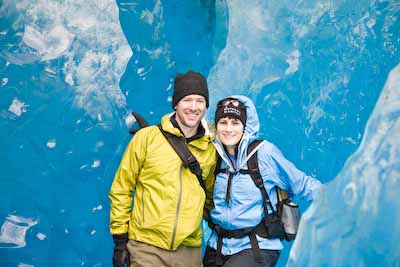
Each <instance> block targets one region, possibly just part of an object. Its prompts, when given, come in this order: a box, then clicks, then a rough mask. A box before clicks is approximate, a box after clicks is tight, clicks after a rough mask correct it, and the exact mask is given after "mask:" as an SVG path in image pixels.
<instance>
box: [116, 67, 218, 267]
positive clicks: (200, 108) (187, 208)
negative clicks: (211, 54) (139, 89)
mask: <svg viewBox="0 0 400 267" xmlns="http://www.w3.org/2000/svg"><path fill="white" fill-rule="evenodd" d="M208 106H209V97H208V88H207V82H206V80H205V78H204V77H203V76H202V75H201V74H200V73H196V72H193V71H189V72H187V73H185V74H180V75H177V76H176V78H175V83H174V94H173V97H172V107H173V108H174V110H175V112H173V113H171V114H167V115H165V116H163V118H162V119H161V127H162V129H163V130H164V131H165V132H167V133H170V134H173V135H175V136H178V137H181V138H185V139H186V144H187V147H188V148H189V150H190V152H192V154H193V155H194V156H195V157H196V159H197V161H198V162H199V163H200V168H201V169H202V178H203V182H204V187H205V191H206V194H205V193H204V190H203V188H202V187H201V186H200V183H199V180H198V179H197V177H196V175H194V174H193V173H192V172H191V171H190V170H189V169H188V168H184V167H183V165H182V161H181V159H180V157H179V156H178V154H177V153H176V151H175V150H174V148H173V147H172V146H171V145H170V144H169V143H168V140H167V139H166V137H165V136H164V135H163V133H162V132H161V131H160V129H159V128H158V126H150V127H146V128H143V129H141V130H139V131H138V132H137V133H136V134H135V136H134V137H133V138H132V140H131V141H130V143H129V145H128V147H127V148H126V151H125V153H124V155H123V157H122V160H121V163H120V166H119V168H118V170H117V172H116V174H115V177H114V181H113V183H112V186H111V190H110V193H109V197H110V200H111V203H110V204H111V205H110V206H111V211H110V232H111V234H112V235H113V239H114V243H115V247H114V255H113V264H114V266H125V264H128V265H129V260H130V264H131V265H130V266H135V267H136V266H143V267H154V266H157V267H158V266H174V267H179V266H182V267H183V266H184V267H191V266H193V267H194V266H202V259H201V238H202V230H201V226H200V223H201V220H202V215H203V207H204V203H205V200H206V198H207V203H206V204H207V205H211V203H212V186H213V183H214V170H215V165H216V152H215V149H214V147H213V145H212V137H211V134H210V131H209V129H208V126H207V123H206V122H205V120H204V119H203V117H204V113H205V111H206V109H207V108H208ZM133 191H134V192H135V193H134V199H133V201H132V198H133V197H132V192H133ZM132 205H133V207H132ZM129 254H130V255H129Z"/></svg>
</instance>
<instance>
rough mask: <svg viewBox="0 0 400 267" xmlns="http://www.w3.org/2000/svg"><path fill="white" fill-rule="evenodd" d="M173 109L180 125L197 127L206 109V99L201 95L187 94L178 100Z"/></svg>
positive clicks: (190, 127) (191, 127)
mask: <svg viewBox="0 0 400 267" xmlns="http://www.w3.org/2000/svg"><path fill="white" fill-rule="evenodd" d="M175 111H176V121H177V122H178V124H180V126H181V127H182V126H183V127H186V128H189V129H197V127H198V126H199V124H200V121H201V119H202V118H203V116H204V113H205V111H206V99H205V97H204V96H201V95H187V96H185V97H184V98H182V99H181V100H180V101H179V102H178V104H177V105H176V106H175Z"/></svg>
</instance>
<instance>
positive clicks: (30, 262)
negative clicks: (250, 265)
mask: <svg viewBox="0 0 400 267" xmlns="http://www.w3.org/2000/svg"><path fill="white" fill-rule="evenodd" d="M399 17H400V3H399V2H398V1H396V0H392V1H383V0H382V1H372V0H370V1H366V0H362V1H317V0H312V1H282V0H280V1H275V0H272V1H266V0H255V1H252V3H251V5H250V4H249V2H248V1H243V0H242V1H238V0H230V1H222V0H215V1H212V0H194V1H183V0H182V1H178V0H168V1H161V0H158V1H155V0H154V1H128V0H122V1H116V2H115V1H111V0H100V1H74V0H73V1H49V0H40V1H32V0H19V1H11V0H3V1H1V2H0V40H1V42H0V137H1V138H0V167H1V170H2V172H1V174H0V198H1V201H0V203H1V204H0V266H110V265H111V264H110V263H111V253H112V240H111V238H110V236H109V234H108V220H109V218H108V209H109V205H108V199H107V193H108V190H109V187H110V184H111V181H112V178H113V174H114V171H115V170H116V168H117V165H118V163H119V159H120V157H121V155H122V153H123V151H124V148H125V145H126V144H127V142H128V140H129V138H130V136H129V135H128V134H127V129H128V128H129V126H130V124H131V121H130V117H129V116H128V115H129V111H130V110H135V111H138V112H140V113H141V114H143V115H144V116H145V117H146V118H147V119H148V120H149V121H150V122H151V123H156V122H157V121H158V120H159V118H160V116H161V115H162V114H163V113H165V112H168V111H169V110H170V109H171V95H172V82H173V77H174V76H175V74H176V73H177V72H183V71H186V70H187V69H189V68H192V69H195V70H198V71H201V72H203V73H204V74H205V75H206V76H207V77H208V82H209V88H210V94H211V102H212V103H215V102H216V101H217V99H219V98H221V97H224V96H225V95H228V94H233V93H235V94H236V93H241V94H246V95H248V96H250V97H251V98H252V99H253V100H254V101H255V103H256V106H257V108H258V110H259V115H260V116H259V117H260V120H261V126H262V127H261V129H262V137H263V138H266V139H269V140H270V141H272V142H274V143H275V144H276V145H277V146H278V147H279V148H280V149H281V150H282V151H283V152H284V154H285V155H286V157H287V158H289V159H290V160H292V161H293V162H294V163H295V164H296V165H297V166H298V167H299V168H301V169H303V170H305V171H306V172H307V173H309V174H312V175H314V176H316V177H317V178H318V179H320V180H321V181H322V182H324V183H327V186H326V189H325V190H324V191H323V192H322V193H321V197H320V199H318V200H317V201H316V202H315V203H313V204H312V206H311V207H310V208H309V209H308V210H307V213H306V214H305V215H304V220H303V221H302V225H301V233H300V235H299V238H298V239H297V240H296V242H295V244H294V246H293V250H292V251H291V255H290V259H289V264H288V265H290V266H369V264H370V263H371V264H372V263H373V264H372V265H373V266H399V265H400V256H399V254H398V250H397V246H396V240H398V239H399V228H398V227H397V226H396V223H395V222H396V221H398V220H397V219H398V216H399V214H400V213H399V212H400V211H399V206H398V204H397V203H399V202H398V201H396V192H397V191H398V190H399V189H400V186H399V182H398V180H399V179H398V178H399V169H398V166H400V165H399V158H400V157H399V141H397V140H398V139H399V138H398V135H399V119H398V118H399V101H398V99H399V96H398V91H399V90H398V88H399V86H400V84H399V82H398V79H399V76H400V75H399V70H398V67H397V68H395V66H396V65H397V64H398V63H399V61H400V57H399V46H400V44H399V38H400V33H399V31H400V21H399ZM391 70H393V71H392V73H391V76H390V78H388V75H389V72H390V71H391ZM385 83H386V85H385ZM383 88H385V89H383ZM378 99H379V101H378ZM214 107H215V105H211V107H210V109H209V110H210V112H209V113H208V115H207V116H208V118H209V119H210V120H211V119H212V113H213V111H214ZM367 121H368V124H367ZM335 177H336V178H335ZM300 203H301V204H302V207H303V209H305V208H306V207H307V205H308V203H302V202H300ZM385 230H390V231H389V232H387V231H385ZM338 233H340V234H338ZM289 249H290V244H286V248H285V250H284V253H283V255H282V257H281V259H280V261H279V264H278V265H279V266H284V265H285V263H286V260H287V258H288V253H289ZM305 252H306V253H305ZM343 252H346V253H344V254H343Z"/></svg>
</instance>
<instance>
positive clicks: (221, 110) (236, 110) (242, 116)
mask: <svg viewBox="0 0 400 267" xmlns="http://www.w3.org/2000/svg"><path fill="white" fill-rule="evenodd" d="M225 117H230V118H235V119H238V120H240V121H241V122H242V123H243V125H246V108H245V107H244V105H243V103H242V102H240V101H239V100H238V99H236V98H225V99H222V100H221V101H219V102H218V104H217V110H216V111H215V125H217V123H218V121H219V120H220V119H222V118H225Z"/></svg>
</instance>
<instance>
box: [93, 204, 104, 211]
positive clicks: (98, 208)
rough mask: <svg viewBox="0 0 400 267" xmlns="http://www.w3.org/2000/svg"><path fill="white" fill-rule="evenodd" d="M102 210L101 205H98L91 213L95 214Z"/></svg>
mask: <svg viewBox="0 0 400 267" xmlns="http://www.w3.org/2000/svg"><path fill="white" fill-rule="evenodd" d="M102 209H103V206H102V205H98V206H97V207H94V208H93V209H92V212H96V211H99V210H102Z"/></svg>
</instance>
